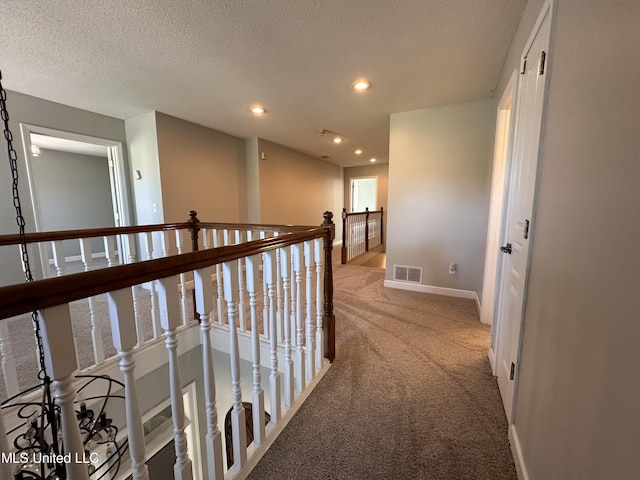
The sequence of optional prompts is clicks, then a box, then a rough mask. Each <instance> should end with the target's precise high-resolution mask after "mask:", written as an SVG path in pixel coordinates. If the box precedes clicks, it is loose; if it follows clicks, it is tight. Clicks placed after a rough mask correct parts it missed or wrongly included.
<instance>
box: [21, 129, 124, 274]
mask: <svg viewBox="0 0 640 480" xmlns="http://www.w3.org/2000/svg"><path fill="white" fill-rule="evenodd" d="M20 130H21V133H22V147H23V149H24V158H25V165H26V170H27V180H28V183H29V192H30V194H31V207H32V211H33V218H34V223H35V227H36V232H40V231H41V230H42V218H40V206H39V205H40V202H39V199H38V198H37V195H36V190H35V186H34V179H33V169H32V166H31V134H32V133H36V134H42V135H48V136H50V137H58V138H64V139H67V140H74V141H77V142H83V143H91V144H95V145H101V146H104V147H107V149H108V150H109V152H110V153H109V155H108V158H106V159H105V160H107V161H113V170H112V169H111V168H110V169H109V176H110V181H111V182H112V184H111V195H112V198H113V204H114V206H117V210H118V211H117V214H118V220H117V221H116V220H115V218H114V222H115V225H116V226H129V225H132V223H131V213H130V204H129V192H128V178H127V170H126V168H125V158H124V150H123V148H122V142H120V141H118V140H110V139H107V138H98V137H93V136H90V135H83V134H79V133H72V132H66V131H64V130H57V129H53V128H47V127H40V126H38V125H31V124H28V123H21V124H20ZM114 187H117V188H115V191H114ZM114 213H116V212H114ZM38 248H39V251H40V263H41V267H42V269H43V271H44V270H45V269H46V260H45V257H46V249H45V247H44V245H43V244H42V242H39V244H38ZM126 248H127V247H126V246H123V245H120V242H118V247H117V250H118V251H119V252H122V250H123V249H126ZM121 257H122V258H127V257H128V252H124V253H123V254H122V255H121Z"/></svg>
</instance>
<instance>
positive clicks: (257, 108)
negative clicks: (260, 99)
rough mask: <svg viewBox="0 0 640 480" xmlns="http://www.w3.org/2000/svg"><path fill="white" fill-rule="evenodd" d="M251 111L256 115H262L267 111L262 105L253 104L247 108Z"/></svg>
mask: <svg viewBox="0 0 640 480" xmlns="http://www.w3.org/2000/svg"><path fill="white" fill-rule="evenodd" d="M249 111H250V112H251V113H255V114H256V115H262V114H263V113H267V110H266V109H265V108H264V107H263V106H262V105H254V106H253V107H251V108H250V109H249Z"/></svg>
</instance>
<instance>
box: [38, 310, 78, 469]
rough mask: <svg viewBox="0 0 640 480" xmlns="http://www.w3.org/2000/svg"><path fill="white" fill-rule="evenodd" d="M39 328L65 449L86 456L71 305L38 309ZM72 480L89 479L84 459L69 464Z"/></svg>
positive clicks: (74, 454) (67, 466) (74, 456)
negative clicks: (76, 405) (77, 405)
mask: <svg viewBox="0 0 640 480" xmlns="http://www.w3.org/2000/svg"><path fill="white" fill-rule="evenodd" d="M39 316H40V318H41V320H42V321H41V323H40V328H41V330H40V331H41V333H42V341H43V346H44V358H45V366H46V369H47V373H48V374H49V375H50V376H51V378H52V379H53V382H52V385H53V390H54V397H55V403H56V405H57V406H58V407H59V408H60V427H61V430H62V439H63V442H64V448H65V452H66V453H68V454H70V455H71V458H72V459H74V458H79V459H81V458H83V457H84V447H83V445H82V438H81V436H80V427H79V426H78V420H77V419H76V412H75V409H74V407H73V401H74V400H75V398H76V390H75V388H74V386H73V374H74V372H75V371H76V368H77V365H78V360H77V358H76V348H75V345H74V342H73V330H72V328H71V314H70V313H69V305H68V304H66V303H65V304H64V305H58V306H55V307H51V308H45V309H43V310H40V311H39ZM66 471H67V478H69V480H88V479H89V470H88V468H87V466H86V465H84V464H83V463H82V462H69V463H67V464H66Z"/></svg>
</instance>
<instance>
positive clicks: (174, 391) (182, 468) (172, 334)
mask: <svg viewBox="0 0 640 480" xmlns="http://www.w3.org/2000/svg"><path fill="white" fill-rule="evenodd" d="M177 284H178V278H177V277H168V278H161V279H160V280H158V300H159V302H160V305H159V307H160V308H159V313H160V323H161V325H162V328H163V329H164V331H165V335H166V337H167V339H166V347H167V352H168V353H169V387H170V389H171V416H172V417H173V439H174V444H175V449H176V463H175V464H174V466H173V476H174V478H175V480H191V479H192V478H193V472H192V468H191V459H190V458H189V455H188V446H187V436H186V435H185V433H184V429H185V419H184V402H183V398H182V381H181V380H180V366H179V364H178V338H177V336H176V329H177V328H178V327H179V326H180V299H179V298H178V291H177V289H176V285H177Z"/></svg>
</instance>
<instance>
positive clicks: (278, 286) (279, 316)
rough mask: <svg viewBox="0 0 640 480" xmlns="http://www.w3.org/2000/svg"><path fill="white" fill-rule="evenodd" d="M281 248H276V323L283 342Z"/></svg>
mask: <svg viewBox="0 0 640 480" xmlns="http://www.w3.org/2000/svg"><path fill="white" fill-rule="evenodd" d="M274 236H276V237H278V236H279V233H278V232H275V234H274ZM281 255H282V254H281V253H280V249H277V250H276V279H277V282H276V300H277V302H276V307H277V310H276V323H277V326H278V341H279V342H282V341H283V339H284V332H283V331H282V323H283V322H282V283H280V277H281V275H282V263H281V261H280V257H281Z"/></svg>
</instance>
